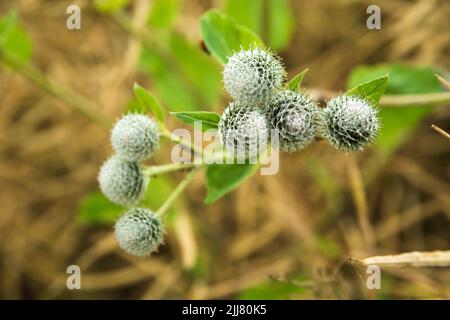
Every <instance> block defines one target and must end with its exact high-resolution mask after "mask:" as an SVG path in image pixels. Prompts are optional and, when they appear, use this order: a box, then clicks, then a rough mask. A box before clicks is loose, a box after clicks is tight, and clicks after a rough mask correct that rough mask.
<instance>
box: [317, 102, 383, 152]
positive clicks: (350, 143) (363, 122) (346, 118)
mask: <svg viewBox="0 0 450 320" xmlns="http://www.w3.org/2000/svg"><path fill="white" fill-rule="evenodd" d="M377 112H378V110H376V109H375V108H373V107H372V105H371V103H370V102H368V101H366V100H364V99H362V98H360V97H357V96H348V95H342V96H338V97H336V98H333V99H331V100H330V101H329V102H328V104H327V107H326V108H325V109H324V110H323V111H322V113H321V115H322V123H323V127H324V128H323V131H324V132H323V136H324V137H325V138H327V139H328V140H329V141H330V142H331V143H332V144H333V145H334V146H335V147H336V148H337V149H339V150H345V151H356V150H361V149H362V148H363V147H364V146H365V145H367V144H369V143H370V142H372V141H373V140H374V138H375V137H376V135H377V133H378V130H379V129H380V122H379V120H378V117H377Z"/></svg>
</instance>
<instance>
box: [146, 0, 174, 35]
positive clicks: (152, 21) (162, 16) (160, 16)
mask: <svg viewBox="0 0 450 320" xmlns="http://www.w3.org/2000/svg"><path fill="white" fill-rule="evenodd" d="M179 9H180V0H154V1H153V2H152V8H151V11H150V15H149V18H148V25H149V26H150V27H153V28H155V27H156V28H169V27H171V26H172V24H173V23H174V21H175V18H176V16H177V14H178V12H179Z"/></svg>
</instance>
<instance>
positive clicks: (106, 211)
mask: <svg viewBox="0 0 450 320" xmlns="http://www.w3.org/2000/svg"><path fill="white" fill-rule="evenodd" d="M122 211H123V209H122V207H120V206H119V205H116V204H114V203H112V202H111V201H109V200H108V199H107V198H106V197H105V196H104V195H103V194H102V193H101V192H100V191H98V190H96V191H93V192H91V193H89V194H87V195H86V196H85V197H84V198H83V199H82V200H81V202H80V206H79V208H78V215H77V219H78V221H79V222H80V223H82V224H84V225H111V224H113V223H114V221H115V220H116V219H117V218H118V217H119V216H120V214H121V213H122Z"/></svg>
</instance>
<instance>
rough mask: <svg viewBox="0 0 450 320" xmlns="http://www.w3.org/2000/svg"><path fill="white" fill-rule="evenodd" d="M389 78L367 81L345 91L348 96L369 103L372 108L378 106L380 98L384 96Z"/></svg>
mask: <svg viewBox="0 0 450 320" xmlns="http://www.w3.org/2000/svg"><path fill="white" fill-rule="evenodd" d="M388 79H389V77H388V76H387V75H385V76H383V77H381V78H377V79H374V80H369V81H366V82H364V83H361V84H359V85H357V86H356V87H354V88H352V89H350V90H348V91H347V94H348V95H356V96H359V97H361V98H363V99H365V100H367V101H370V102H371V103H372V105H373V106H375V107H376V106H378V105H379V102H380V99H381V96H382V95H383V94H384V92H385V90H386V87H387V85H388Z"/></svg>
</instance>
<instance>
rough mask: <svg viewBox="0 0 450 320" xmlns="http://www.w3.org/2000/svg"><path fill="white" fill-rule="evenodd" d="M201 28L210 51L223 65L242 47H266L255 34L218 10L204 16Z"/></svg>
mask: <svg viewBox="0 0 450 320" xmlns="http://www.w3.org/2000/svg"><path fill="white" fill-rule="evenodd" d="M200 28H201V34H202V37H203V40H204V41H205V44H206V46H207V47H208V50H209V51H210V52H211V53H212V54H213V55H214V56H215V57H216V58H217V59H219V61H220V62H222V63H226V62H227V59H228V57H229V56H231V55H232V54H233V52H234V51H238V50H240V49H241V47H242V48H244V49H249V48H252V47H255V46H260V47H264V44H263V42H262V40H261V39H260V38H259V37H258V35H257V34H256V33H255V32H253V31H252V30H250V29H249V28H247V27H244V26H242V25H240V24H238V23H237V22H236V21H235V20H234V19H233V18H231V17H229V16H227V15H225V14H223V13H221V12H220V11H219V10H216V9H213V10H210V11H208V12H206V13H205V14H203V16H202V17H201V19H200Z"/></svg>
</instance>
